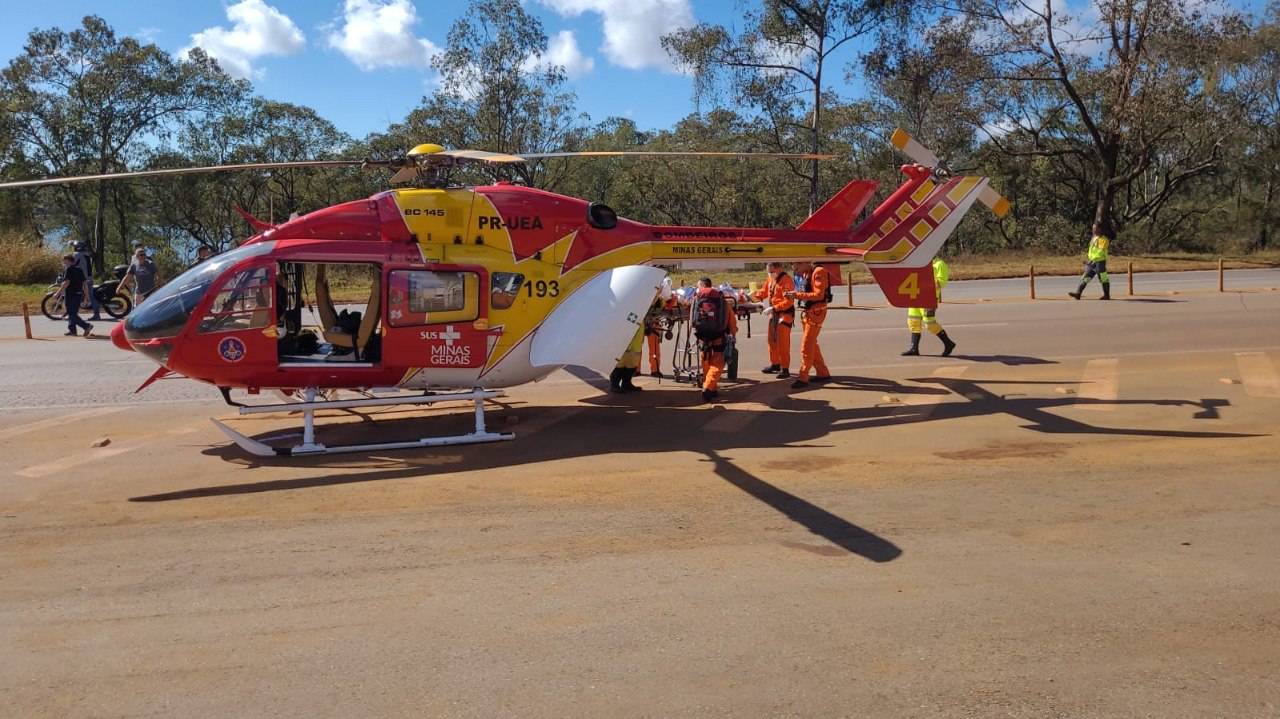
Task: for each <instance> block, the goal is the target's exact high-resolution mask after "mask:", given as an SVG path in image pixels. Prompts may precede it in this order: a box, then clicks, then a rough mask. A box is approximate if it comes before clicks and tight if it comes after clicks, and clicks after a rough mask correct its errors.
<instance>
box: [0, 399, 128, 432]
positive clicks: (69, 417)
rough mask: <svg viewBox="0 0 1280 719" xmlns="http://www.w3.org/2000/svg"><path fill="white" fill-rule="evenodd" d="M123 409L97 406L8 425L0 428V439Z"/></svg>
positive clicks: (122, 409) (122, 408)
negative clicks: (17, 424)
mask: <svg viewBox="0 0 1280 719" xmlns="http://www.w3.org/2000/svg"><path fill="white" fill-rule="evenodd" d="M123 411H124V407H98V408H96V409H86V410H85V411H83V412H73V413H72V414H66V415H62V416H61V417H50V418H49V419H42V420H40V421H39V422H30V423H28V424H24V425H22V426H20V427H10V428H9V429H6V430H0V439H9V438H10V437H17V436H18V435H20V434H26V433H27V432H35V431H36V430H39V429H44V428H46V427H55V426H57V425H60V424H66V423H69V422H78V421H79V420H82V419H89V418H91V417H100V416H102V415H104V414H112V413H113V412H123Z"/></svg>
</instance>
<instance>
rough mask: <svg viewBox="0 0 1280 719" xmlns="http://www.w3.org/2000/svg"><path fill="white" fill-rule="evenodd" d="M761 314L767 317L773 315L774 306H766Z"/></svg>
mask: <svg viewBox="0 0 1280 719" xmlns="http://www.w3.org/2000/svg"><path fill="white" fill-rule="evenodd" d="M760 314H762V315H764V316H765V317H768V316H769V315H771V314H773V305H765V306H764V309H762V310H760Z"/></svg>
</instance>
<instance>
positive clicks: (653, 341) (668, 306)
mask: <svg viewBox="0 0 1280 719" xmlns="http://www.w3.org/2000/svg"><path fill="white" fill-rule="evenodd" d="M659 303H661V304H659ZM677 307H679V305H678V304H677V302H676V298H675V297H671V298H670V299H668V300H667V301H666V302H662V301H661V300H658V301H656V302H654V304H653V307H652V308H650V310H649V315H648V316H647V317H645V328H644V335H645V339H646V340H647V341H648V343H649V372H650V373H653V372H658V371H659V370H661V369H662V335H663V334H664V332H665V331H664V330H663V329H662V323H660V322H658V316H659V315H660V313H659V312H656V311H655V310H659V309H661V310H674V309H676V308H677Z"/></svg>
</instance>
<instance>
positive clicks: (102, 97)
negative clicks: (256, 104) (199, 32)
mask: <svg viewBox="0 0 1280 719" xmlns="http://www.w3.org/2000/svg"><path fill="white" fill-rule="evenodd" d="M242 89H243V86H242V85H240V84H238V83H235V82H232V81H231V80H229V79H228V78H227V77H226V76H225V75H224V74H222V73H221V71H219V70H218V68H217V65H216V63H214V62H213V61H212V60H210V59H209V58H207V57H206V56H205V55H203V54H202V53H200V52H198V51H197V52H194V53H193V54H192V56H191V59H189V60H175V59H174V58H173V57H171V56H170V55H169V54H168V53H166V52H164V51H163V50H161V49H160V48H158V47H156V46H155V45H153V44H146V45H144V44H141V43H139V42H138V41H137V40H135V39H134V38H130V37H125V38H117V37H116V34H115V32H114V31H113V30H112V29H111V27H110V26H109V25H107V23H106V22H105V21H104V20H103V19H102V18H100V17H96V16H92V15H90V16H87V17H85V18H84V20H83V22H82V24H81V27H80V28H78V29H76V30H74V31H72V32H65V31H63V30H60V29H57V28H54V29H50V30H37V31H34V32H32V33H31V34H30V35H29V36H28V38H27V44H26V46H25V47H24V48H23V52H22V54H21V55H19V56H18V57H16V58H14V59H13V60H12V61H11V62H10V63H9V65H8V66H7V67H5V69H4V71H3V74H2V75H0V96H3V97H5V98H6V102H7V103H8V105H9V108H10V122H11V123H12V127H13V132H14V135H15V137H16V139H17V141H18V142H19V143H21V145H22V148H23V150H24V152H25V153H26V157H27V158H28V159H29V160H30V161H31V162H33V163H34V164H35V165H37V166H38V167H39V168H40V169H41V171H42V173H43V174H47V175H49V176H60V175H76V174H86V173H94V174H97V173H106V172H112V171H122V170H126V169H128V167H127V164H128V163H127V161H128V159H129V158H130V155H131V154H133V155H135V156H136V155H138V154H139V150H140V147H141V146H142V145H143V144H145V143H147V142H150V141H155V140H157V139H159V138H162V137H163V136H164V135H165V134H166V133H167V132H168V130H169V129H170V127H171V126H172V124H173V123H174V122H175V121H176V120H178V119H180V118H182V117H184V116H186V115H187V114H189V113H192V112H198V111H201V110H202V109H204V108H206V107H208V106H210V103H211V102H213V101H215V100H216V98H217V97H218V96H219V95H220V94H224V93H228V92H238V91H241V90H242ZM55 192H56V197H57V199H58V201H59V204H60V205H61V208H62V209H63V211H64V212H66V213H67V215H68V216H69V218H70V222H69V224H70V225H71V227H70V229H71V231H72V233H73V234H74V235H75V236H77V237H79V238H81V239H84V240H87V241H89V242H90V243H91V245H92V247H93V251H94V254H95V256H96V258H97V260H98V262H99V266H101V262H102V260H103V254H104V247H105V241H106V234H107V228H106V222H105V221H106V213H107V209H108V206H109V204H110V202H109V196H108V195H109V191H108V187H107V183H105V182H98V183H95V184H93V185H84V184H77V185H64V186H61V187H60V188H58V189H57V190H56V191H55ZM120 241H121V242H122V243H127V242H128V239H127V238H124V237H122V238H120Z"/></svg>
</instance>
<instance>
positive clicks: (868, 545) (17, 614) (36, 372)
mask: <svg viewBox="0 0 1280 719" xmlns="http://www.w3.org/2000/svg"><path fill="white" fill-rule="evenodd" d="M1249 272H1252V271H1249ZM1233 277H1234V275H1233ZM1251 277H1253V276H1251ZM1275 277H1276V275H1275V274H1274V273H1272V274H1262V275H1259V276H1257V277H1256V279H1258V280H1259V282H1258V284H1259V285H1265V286H1275V285H1277V284H1280V282H1276V281H1275ZM1170 279H1171V280H1180V279H1183V277H1173V278H1170ZM1156 286H1159V285H1156ZM1001 287H1002V285H1001V283H998V282H992V283H955V286H954V290H955V292H954V293H953V292H952V291H951V290H952V288H948V297H949V299H955V300H957V303H954V304H947V305H945V306H944V307H943V308H942V313H941V315H940V317H941V320H942V322H943V324H944V325H945V326H947V328H948V329H949V331H950V333H951V334H952V336H953V337H954V338H955V339H956V340H957V341H958V342H959V348H958V350H957V354H956V355H955V356H953V357H949V358H940V357H936V356H930V357H920V358H902V357H899V356H898V355H897V352H898V350H900V349H901V348H902V347H903V346H904V345H905V343H906V330H905V326H904V325H905V323H904V317H903V312H902V311H900V310H896V309H888V308H879V309H853V310H839V311H833V312H832V313H831V319H830V320H829V323H828V325H827V327H826V328H825V330H824V334H823V345H824V350H825V353H826V355H827V357H828V358H829V361H830V362H831V364H832V365H833V369H834V370H835V372H836V374H837V375H838V379H837V380H836V381H834V382H832V383H829V384H827V385H825V386H823V387H821V388H815V389H813V390H809V391H805V392H796V393H793V392H790V391H789V390H788V389H787V387H786V386H785V384H784V383H779V382H776V381H773V382H770V381H763V380H766V378H765V377H763V376H761V375H759V374H757V373H755V372H752V371H749V370H750V369H751V368H754V367H757V366H760V365H762V364H763V363H764V348H763V342H762V341H761V339H762V338H761V337H760V336H759V335H757V336H756V337H754V338H752V339H751V340H744V341H743V342H742V347H743V351H744V361H743V366H744V368H746V369H747V370H748V371H744V373H743V377H742V380H743V381H742V382H740V383H738V384H737V385H734V386H732V387H729V388H727V390H726V391H725V392H724V395H725V400H726V401H725V403H724V404H723V405H721V406H715V407H707V406H704V405H701V404H699V403H698V402H697V401H696V397H695V393H694V391H693V390H692V389H690V388H687V387H684V386H673V385H672V384H671V383H669V382H663V383H658V382H656V381H654V380H648V379H646V380H643V384H644V385H645V386H646V387H647V388H648V389H647V391H645V392H643V393H641V394H640V395H632V396H626V397H616V396H608V395H602V394H601V393H600V392H598V391H597V390H596V389H595V388H594V387H592V386H591V385H590V384H588V383H587V382H584V381H583V380H582V379H579V378H577V377H574V376H572V375H570V374H568V373H559V374H557V375H555V376H554V377H553V378H551V379H550V380H548V381H545V382H542V383H540V384H538V385H535V386H530V387H522V388H517V389H514V390H512V391H511V394H510V396H509V397H508V398H507V399H506V401H505V402H504V404H503V406H501V407H499V408H497V409H496V410H495V411H494V412H492V419H493V421H494V422H496V423H498V424H499V425H500V426H503V427H510V428H512V429H514V430H515V431H516V432H517V433H518V438H517V440H516V441H514V442H510V443H505V444H502V445H488V446H478V447H461V448H456V447H455V448H443V449H440V450H438V451H426V450H423V451H410V452H389V453H377V454H370V455H348V456H337V457H330V458H310V459H305V460H298V461H294V462H288V463H285V462H275V461H271V462H258V461H256V460H254V459H251V458H249V457H246V456H245V455H244V454H243V453H241V452H240V451H238V450H237V449H236V448H235V447H232V446H229V445H228V443H227V442H226V441H225V439H224V438H222V437H221V436H220V435H219V434H218V433H217V432H216V431H215V430H214V429H213V428H212V427H211V426H210V425H209V423H208V422H207V417H209V416H211V415H212V416H218V417H222V418H224V419H228V420H229V421H233V422H234V423H235V424H236V425H237V426H238V427H240V428H241V429H242V431H245V432H247V433H249V434H253V435H256V436H259V437H263V438H275V439H277V440H283V441H288V437H287V436H286V435H288V433H289V432H291V431H292V429H293V424H294V421H296V420H290V419H288V418H265V417H253V418H235V415H234V414H231V413H229V412H228V411H227V408H226V407H225V406H223V405H222V404H221V402H220V400H219V399H218V398H217V397H216V395H215V394H214V393H213V392H212V391H211V390H209V389H208V388H203V387H200V386H198V385H195V384H194V383H189V382H162V383H160V384H158V385H157V386H154V387H152V388H150V389H148V390H147V391H146V392H145V393H143V394H141V395H133V394H131V392H132V390H133V388H134V387H136V386H137V384H138V383H140V382H141V381H142V379H144V378H145V377H146V376H147V375H148V374H150V372H151V366H150V365H149V364H148V363H146V362H145V361H142V360H140V358H138V357H136V356H135V355H130V354H124V353H120V352H118V351H116V350H114V348H112V347H111V346H110V344H109V342H108V341H106V340H97V341H95V340H83V339H64V338H61V337H57V338H53V339H46V340H42V341H26V340H20V339H12V340H8V339H6V340H0V409H3V410H4V412H3V413H0V440H2V441H3V443H4V447H5V450H6V452H5V456H6V462H5V467H4V468H3V469H0V576H3V577H5V581H4V582H3V583H2V584H0V647H4V657H5V658H4V660H3V661H2V662H0V714H3V715H4V716H39V715H50V716H115V715H137V714H169V715H211V714H217V715H223V716H260V715H263V714H268V713H271V714H283V715H292V716H303V715H305V716H315V715H344V716H348V715H386V714H401V715H403V714H413V715H425V716H435V715H442V716H484V717H489V716H495V715H511V714H519V715H528V716H555V717H560V716H566V715H591V716H599V715H605V714H607V715H619V716H655V715H658V716H670V715H677V714H686V715H696V716H704V715H708V714H730V715H737V716H792V715H809V716H811V715H842V716H847V715H873V716H883V715H893V716H1006V715H1012V716H1097V715H1111V716H1116V715H1122V716H1132V715H1139V714H1141V715H1159V716H1232V717H1238V716H1274V715H1275V713H1276V704H1277V701H1278V699H1277V691H1276V687H1277V686H1280V625H1277V622H1276V617H1277V616H1280V559H1277V553H1276V551H1275V548H1276V547H1277V546H1280V489H1278V488H1277V477H1280V461H1278V460H1277V457H1278V452H1280V442H1277V441H1276V435H1277V432H1280V411H1278V410H1280V374H1278V372H1277V368H1280V321H1278V320H1280V292H1274V291H1258V292H1248V293H1228V294H1225V295H1218V294H1217V293H1194V292H1193V293H1183V294H1178V295H1170V296H1154V295H1152V296H1145V297H1139V298H1134V299H1122V300H1119V301H1115V302H1111V303H1102V302H1073V301H1070V300H1065V299H1064V300H1063V301H1044V302H1035V303H1032V302H1017V301H995V302H986V303H983V302H976V301H968V298H966V296H965V295H966V294H967V293H968V292H970V291H971V290H970V289H969V288H973V289H972V291H973V292H977V293H979V294H982V295H984V296H992V297H998V294H999V292H1000V291H1001V290H1000V288H1001ZM11 329H12V322H11V321H10V320H5V321H0V336H10V337H11V336H13V335H12V334H8V332H9V331H10V330H11ZM756 330H757V331H758V330H759V327H758V326H757V327H756ZM922 349H923V350H924V351H925V352H926V353H935V352H936V351H937V350H938V343H937V342H936V340H934V338H932V337H928V336H926V337H925V339H924V342H923V346H922ZM587 379H588V381H589V382H598V379H594V378H591V377H587ZM1224 380H1225V382H1224ZM468 420H469V418H468V417H467V416H466V414H465V413H458V412H449V411H447V410H443V409H435V410H426V411H423V410H412V411H408V410H382V411H379V412H377V413H373V414H370V415H367V416H366V417H364V418H361V417H353V416H350V415H345V416H338V417H333V418H330V419H328V420H326V421H325V423H324V428H323V429H322V432H323V435H322V436H323V437H324V438H325V439H326V440H328V441H331V442H343V441H346V442H352V441H362V440H368V439H370V438H392V437H412V436H419V435H421V434H422V433H425V432H439V431H449V430H452V429H456V428H462V427H465V425H466V423H467V421H468ZM104 436H105V437H110V439H111V440H112V441H111V444H109V445H108V446H106V447H102V448H98V449H94V448H91V447H89V443H90V441H91V440H93V439H96V438H98V437H104Z"/></svg>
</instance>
